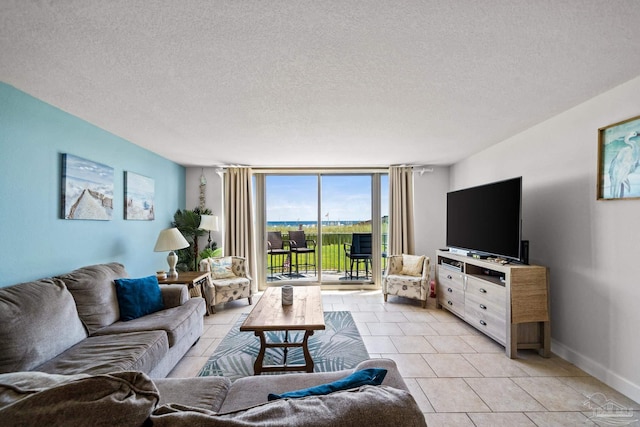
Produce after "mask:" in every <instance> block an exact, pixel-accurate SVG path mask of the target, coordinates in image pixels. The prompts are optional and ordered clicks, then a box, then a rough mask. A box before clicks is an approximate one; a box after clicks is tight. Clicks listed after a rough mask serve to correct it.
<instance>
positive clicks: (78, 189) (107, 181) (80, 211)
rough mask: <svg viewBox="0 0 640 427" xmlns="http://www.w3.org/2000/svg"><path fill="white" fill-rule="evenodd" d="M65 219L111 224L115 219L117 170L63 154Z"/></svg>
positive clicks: (63, 207) (63, 212) (63, 211)
mask: <svg viewBox="0 0 640 427" xmlns="http://www.w3.org/2000/svg"><path fill="white" fill-rule="evenodd" d="M61 205H62V218H63V219H93V220H100V221H109V220H111V218H112V216H113V168H112V167H110V166H107V165H103V164H102V163H97V162H94V161H92V160H87V159H83V158H82V157H78V156H74V155H73V154H62V203H61Z"/></svg>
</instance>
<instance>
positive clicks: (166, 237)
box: [153, 228, 189, 252]
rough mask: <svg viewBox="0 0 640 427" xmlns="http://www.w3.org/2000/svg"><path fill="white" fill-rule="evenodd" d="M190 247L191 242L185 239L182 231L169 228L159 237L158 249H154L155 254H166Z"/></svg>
mask: <svg viewBox="0 0 640 427" xmlns="http://www.w3.org/2000/svg"><path fill="white" fill-rule="evenodd" d="M188 246H189V242H187V239H185V238H184V236H183V235H182V233H180V230H178V229H177V228H167V229H166V230H162V231H161V232H160V235H158V241H157V242H156V247H155V248H153V250H154V252H166V251H173V250H176V249H182V248H186V247H188Z"/></svg>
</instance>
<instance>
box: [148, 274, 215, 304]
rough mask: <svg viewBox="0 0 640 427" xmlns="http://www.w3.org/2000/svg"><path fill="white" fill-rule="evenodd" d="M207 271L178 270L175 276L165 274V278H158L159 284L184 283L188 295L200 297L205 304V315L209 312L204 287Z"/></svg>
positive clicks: (206, 281) (207, 275)
mask: <svg viewBox="0 0 640 427" xmlns="http://www.w3.org/2000/svg"><path fill="white" fill-rule="evenodd" d="M208 277H209V272H208V271H179V272H178V275H177V276H167V278H166V279H162V280H160V279H158V283H159V284H161V285H186V286H187V289H189V296H190V297H191V298H193V297H202V298H204V301H205V303H206V305H207V315H208V314H209V301H207V297H206V294H205V292H204V287H205V285H206V284H207V283H208Z"/></svg>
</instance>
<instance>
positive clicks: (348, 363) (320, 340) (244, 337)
mask: <svg viewBox="0 0 640 427" xmlns="http://www.w3.org/2000/svg"><path fill="white" fill-rule="evenodd" d="M246 317H247V315H246V314H244V315H242V316H241V317H240V319H239V320H238V321H237V322H236V324H235V325H234V326H233V327H232V328H231V330H230V331H229V333H228V334H227V336H225V337H224V339H223V340H222V342H221V343H220V345H218V348H216V350H215V352H214V353H213V355H212V356H211V358H209V361H207V363H206V364H205V365H204V367H203V368H202V369H201V370H200V373H199V374H198V376H201V377H204V376H209V375H217V376H223V377H227V378H229V379H230V380H231V381H235V380H237V379H238V378H242V377H248V376H251V375H253V363H254V362H255V360H256V357H257V356H258V351H259V350H260V339H259V338H258V337H257V336H255V335H254V334H253V332H240V325H242V322H244V319H245V318H246ZM324 323H325V327H326V329H325V330H324V331H315V333H314V334H313V335H312V336H311V337H309V352H310V353H311V357H312V358H313V362H314V369H313V370H314V372H330V371H339V370H342V369H350V368H354V367H355V366H356V365H357V364H358V363H360V362H362V361H363V360H367V359H369V353H368V352H367V349H366V347H365V345H364V342H363V341H362V337H361V336H360V333H359V332H358V328H357V327H356V324H355V322H354V320H353V317H352V316H351V313H349V312H348V311H325V312H324ZM303 336H304V333H303V332H295V331H294V332H290V333H289V342H292V341H302V337H303ZM267 340H268V341H272V342H282V341H283V340H284V332H268V333H267ZM282 359H283V353H282V349H281V348H271V349H267V352H266V354H265V357H264V363H265V365H274V364H282ZM303 363H304V355H303V354H302V349H301V348H290V349H289V354H288V355H287V364H290V365H291V364H303ZM283 373H284V372H283ZM270 374H271V375H273V374H276V375H278V374H280V373H279V372H278V373H271V372H269V373H264V374H263V375H270Z"/></svg>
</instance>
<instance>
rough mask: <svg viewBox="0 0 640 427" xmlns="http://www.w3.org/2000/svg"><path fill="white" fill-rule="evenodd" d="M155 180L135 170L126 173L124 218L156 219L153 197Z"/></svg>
mask: <svg viewBox="0 0 640 427" xmlns="http://www.w3.org/2000/svg"><path fill="white" fill-rule="evenodd" d="M154 195H155V181H154V180H153V179H151V178H147V177H146V176H142V175H138V174H137V173H134V172H129V171H125V173H124V200H125V202H124V219H132V220H142V221H152V220H154V219H155V214H154V206H153V198H154Z"/></svg>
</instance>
